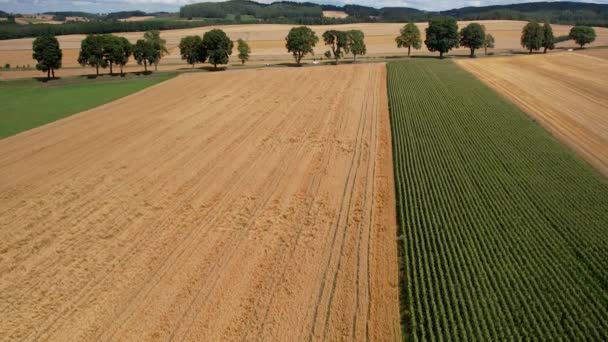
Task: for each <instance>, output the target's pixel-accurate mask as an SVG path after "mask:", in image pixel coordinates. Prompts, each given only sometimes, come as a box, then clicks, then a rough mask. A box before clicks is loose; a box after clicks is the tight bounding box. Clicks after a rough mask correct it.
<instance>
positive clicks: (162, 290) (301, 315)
mask: <svg viewBox="0 0 608 342" xmlns="http://www.w3.org/2000/svg"><path fill="white" fill-rule="evenodd" d="M387 102H388V101H387V98H386V73H385V67H384V65H357V66H340V67H319V68H290V69H272V70H250V71H241V72H225V73H206V74H186V75H182V76H180V77H177V78H175V79H173V80H171V81H168V82H166V83H163V84H160V85H157V86H154V87H151V88H148V89H146V90H144V91H143V92H140V93H137V94H134V95H131V96H129V97H126V98H123V99H121V100H118V101H116V102H113V103H111V104H107V105H104V106H102V107H99V108H97V109H93V110H90V111H88V112H84V113H81V114H77V115H74V116H71V117H69V118H67V119H63V120H60V121H56V122H54V123H51V124H48V125H46V126H44V127H40V128H37V129H34V130H31V131H28V132H24V133H21V134H18V135H16V136H12V137H9V138H6V139H4V140H2V141H0V203H1V206H0V312H2V315H1V316H0V336H2V337H3V338H7V339H9V340H20V339H25V340H34V339H39V340H60V341H65V340H89V341H90V340H122V341H141V340H168V339H176V340H209V341H218V340H285V339H290V340H291V339H293V340H318V339H326V340H338V339H348V340H355V339H356V340H364V339H374V340H395V339H397V338H398V336H399V333H400V331H399V309H398V288H397V286H398V279H397V245H396V242H395V231H396V225H395V224H396V222H395V212H394V208H395V205H394V197H393V191H394V189H393V183H392V182H393V175H392V166H391V150H390V149H391V144H390V132H389V125H388V120H389V117H388V108H387Z"/></svg>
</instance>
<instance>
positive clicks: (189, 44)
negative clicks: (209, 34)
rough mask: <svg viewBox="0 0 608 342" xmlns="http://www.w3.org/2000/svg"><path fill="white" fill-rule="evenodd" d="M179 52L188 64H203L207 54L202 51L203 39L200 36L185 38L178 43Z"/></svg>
mask: <svg viewBox="0 0 608 342" xmlns="http://www.w3.org/2000/svg"><path fill="white" fill-rule="evenodd" d="M179 52H180V54H181V56H182V59H183V60H185V61H186V62H188V64H191V65H192V68H194V65H195V64H196V63H205V61H206V60H207V53H206V51H205V49H203V39H202V38H201V37H200V36H186V37H184V38H182V40H181V41H180V42H179Z"/></svg>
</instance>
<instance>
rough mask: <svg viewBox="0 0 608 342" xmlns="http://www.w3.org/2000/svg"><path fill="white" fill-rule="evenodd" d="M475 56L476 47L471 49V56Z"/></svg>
mask: <svg viewBox="0 0 608 342" xmlns="http://www.w3.org/2000/svg"><path fill="white" fill-rule="evenodd" d="M473 57H475V49H473V48H472V49H471V58H473Z"/></svg>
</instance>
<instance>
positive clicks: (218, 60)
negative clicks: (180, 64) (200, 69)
mask: <svg viewBox="0 0 608 342" xmlns="http://www.w3.org/2000/svg"><path fill="white" fill-rule="evenodd" d="M233 46H234V44H233V43H232V40H230V38H228V36H227V35H226V33H225V32H224V31H222V30H220V29H214V30H211V31H208V32H206V33H205V35H204V36H203V48H204V49H205V51H206V53H207V58H208V59H209V63H211V64H213V67H214V68H216V69H217V65H218V64H228V59H229V58H230V57H229V56H230V55H232V47H233Z"/></svg>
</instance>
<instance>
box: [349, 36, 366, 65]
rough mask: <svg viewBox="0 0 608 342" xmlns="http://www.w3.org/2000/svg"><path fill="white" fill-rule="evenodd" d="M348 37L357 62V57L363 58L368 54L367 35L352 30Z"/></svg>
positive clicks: (351, 51)
mask: <svg viewBox="0 0 608 342" xmlns="http://www.w3.org/2000/svg"><path fill="white" fill-rule="evenodd" d="M347 35H348V45H349V48H350V53H352V54H353V59H354V61H355V62H357V56H362V55H365V54H366V53H367V46H365V34H364V33H363V31H361V30H350V31H348V32H347Z"/></svg>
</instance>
